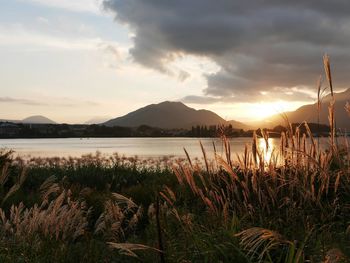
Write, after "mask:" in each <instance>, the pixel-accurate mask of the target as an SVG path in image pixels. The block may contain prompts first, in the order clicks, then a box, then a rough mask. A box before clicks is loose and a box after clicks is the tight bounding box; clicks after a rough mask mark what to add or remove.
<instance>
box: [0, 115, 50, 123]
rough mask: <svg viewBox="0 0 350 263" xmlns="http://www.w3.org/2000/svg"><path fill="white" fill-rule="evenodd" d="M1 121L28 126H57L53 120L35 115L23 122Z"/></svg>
mask: <svg viewBox="0 0 350 263" xmlns="http://www.w3.org/2000/svg"><path fill="white" fill-rule="evenodd" d="M0 121H5V122H13V123H27V124H30V123H31V124H56V122H54V121H53V120H51V119H49V118H47V117H45V116H42V115H34V116H30V117H27V118H25V119H23V120H4V119H0Z"/></svg>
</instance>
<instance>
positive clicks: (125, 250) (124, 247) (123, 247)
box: [107, 242, 161, 258]
mask: <svg viewBox="0 0 350 263" xmlns="http://www.w3.org/2000/svg"><path fill="white" fill-rule="evenodd" d="M107 244H108V245H109V246H110V247H111V248H113V249H118V250H119V251H120V253H121V254H123V255H126V256H131V257H136V258H137V257H138V256H137V255H136V253H135V252H134V251H138V250H148V249H151V250H154V251H157V252H161V251H160V250H159V249H156V248H153V247H149V246H146V245H142V244H132V243H114V242H107Z"/></svg>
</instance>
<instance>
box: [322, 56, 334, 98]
mask: <svg viewBox="0 0 350 263" xmlns="http://www.w3.org/2000/svg"><path fill="white" fill-rule="evenodd" d="M323 66H324V71H325V73H326V77H327V80H328V84H329V89H330V91H331V95H332V97H334V94H333V82H332V74H331V65H330V61H329V56H328V55H327V54H324V56H323Z"/></svg>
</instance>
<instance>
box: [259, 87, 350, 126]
mask: <svg viewBox="0 0 350 263" xmlns="http://www.w3.org/2000/svg"><path fill="white" fill-rule="evenodd" d="M334 97H335V104H334V109H335V120H336V125H337V128H341V129H346V130H347V131H350V117H349V114H348V113H347V112H346V110H345V108H344V107H345V105H346V102H348V101H349V102H350V88H349V89H347V90H346V91H344V92H340V93H334ZM330 100H331V95H330V94H328V95H327V96H325V97H324V98H323V99H322V104H321V111H320V123H322V124H328V123H329V122H328V106H329V102H330ZM285 113H286V115H287V117H288V120H289V122H291V123H301V122H303V121H306V122H309V123H317V116H318V113H317V103H314V104H308V105H304V106H301V107H300V108H298V109H297V110H295V111H291V112H285ZM268 123H269V124H270V127H271V126H276V125H278V124H283V119H282V117H281V115H279V114H278V115H274V116H272V117H270V118H268V119H266V120H265V124H266V125H265V126H268V125H267V124H268Z"/></svg>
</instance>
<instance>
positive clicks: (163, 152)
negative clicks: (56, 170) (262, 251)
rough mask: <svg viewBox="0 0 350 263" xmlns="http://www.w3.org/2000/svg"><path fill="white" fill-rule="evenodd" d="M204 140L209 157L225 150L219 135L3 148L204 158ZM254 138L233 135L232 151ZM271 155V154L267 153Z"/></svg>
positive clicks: (23, 152)
mask: <svg viewBox="0 0 350 263" xmlns="http://www.w3.org/2000/svg"><path fill="white" fill-rule="evenodd" d="M200 141H201V142H202V144H203V146H204V148H205V150H206V152H207V156H208V157H209V158H212V157H214V149H213V142H214V144H215V146H216V150H217V153H219V154H221V153H223V145H222V141H221V139H219V138H58V139H0V149H11V150H14V151H15V155H19V156H21V157H23V158H27V157H29V156H31V157H69V156H72V157H80V156H81V155H84V154H90V153H92V154H94V153H96V152H97V151H99V152H101V154H103V155H107V156H108V155H111V154H113V153H118V154H119V155H125V156H127V157H133V156H138V157H140V158H150V157H152V158H153V157H155V158H159V157H165V156H166V157H185V153H184V150H183V148H186V150H187V152H188V153H189V155H190V156H191V158H195V157H202V156H203V154H202V151H201V147H200V144H199V142H200ZM279 141H280V139H276V138H270V139H269V145H270V148H269V152H271V151H272V149H273V148H276V149H277V150H278V148H279V145H280V144H279ZM251 142H252V139H251V138H231V139H230V145H231V152H232V153H233V157H235V156H236V154H239V155H241V154H243V152H244V147H245V145H246V144H248V145H251ZM258 143H259V146H260V148H261V149H264V148H265V142H264V140H263V139H259V142H258ZM320 145H321V148H324V147H327V146H326V145H327V139H326V138H322V139H321V143H320ZM267 154H269V153H267Z"/></svg>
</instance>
